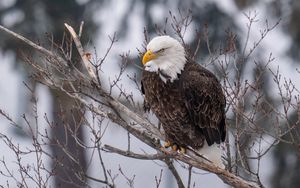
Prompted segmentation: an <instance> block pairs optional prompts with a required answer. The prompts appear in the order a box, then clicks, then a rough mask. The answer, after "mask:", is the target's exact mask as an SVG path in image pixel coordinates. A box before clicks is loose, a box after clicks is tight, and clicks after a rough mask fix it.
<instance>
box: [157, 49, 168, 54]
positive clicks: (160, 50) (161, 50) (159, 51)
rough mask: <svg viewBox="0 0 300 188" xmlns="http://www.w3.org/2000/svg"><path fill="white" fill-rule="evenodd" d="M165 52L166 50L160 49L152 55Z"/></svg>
mask: <svg viewBox="0 0 300 188" xmlns="http://www.w3.org/2000/svg"><path fill="white" fill-rule="evenodd" d="M165 50H166V48H162V49H159V50H157V51H155V52H154V53H156V54H157V53H163V52H164V51H165Z"/></svg>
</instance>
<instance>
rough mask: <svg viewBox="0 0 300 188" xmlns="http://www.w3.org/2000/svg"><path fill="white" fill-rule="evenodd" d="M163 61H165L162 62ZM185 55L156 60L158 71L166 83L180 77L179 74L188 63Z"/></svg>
mask: <svg viewBox="0 0 300 188" xmlns="http://www.w3.org/2000/svg"><path fill="white" fill-rule="evenodd" d="M162 61H163V62H162ZM186 62H187V61H186V58H185V56H173V57H171V58H170V57H169V58H168V59H167V58H164V59H161V60H160V61H159V62H155V63H156V65H157V70H156V72H157V73H158V74H159V77H160V79H161V80H162V81H163V82H164V83H166V82H167V81H170V82H171V83H172V82H173V81H174V80H177V79H178V78H179V75H180V74H181V72H182V71H183V69H184V67H185V65H186Z"/></svg>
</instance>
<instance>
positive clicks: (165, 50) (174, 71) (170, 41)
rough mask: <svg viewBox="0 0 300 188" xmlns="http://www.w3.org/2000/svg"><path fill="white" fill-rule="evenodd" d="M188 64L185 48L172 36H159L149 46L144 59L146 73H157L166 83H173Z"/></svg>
mask: <svg viewBox="0 0 300 188" xmlns="http://www.w3.org/2000/svg"><path fill="white" fill-rule="evenodd" d="M185 63H186V58H185V51H184V47H183V46H182V45H181V44H180V43H179V42H178V41H177V40H176V39H174V38H171V37H170V36H158V37H155V38H153V39H152V40H151V41H150V42H149V44H148V45H147V52H146V53H145V55H144V57H143V65H144V68H145V70H146V71H149V72H157V73H158V74H159V76H160V78H161V79H162V81H164V82H165V83H166V82H167V80H170V82H173V81H174V80H176V79H177V78H178V74H180V73H181V71H182V70H183V69H184V65H185Z"/></svg>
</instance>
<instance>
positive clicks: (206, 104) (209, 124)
mask: <svg viewBox="0 0 300 188" xmlns="http://www.w3.org/2000/svg"><path fill="white" fill-rule="evenodd" d="M142 63H143V65H144V68H143V73H142V81H141V82H142V92H143V94H144V98H145V99H144V108H145V110H146V111H149V110H150V109H151V110H152V111H153V112H154V114H155V115H156V116H157V118H158V119H159V121H160V122H161V123H162V126H163V129H164V130H165V135H166V141H167V142H166V144H165V146H166V147H169V146H172V148H173V150H177V149H180V150H182V151H185V148H187V147H191V148H193V149H194V150H196V151H199V153H200V154H201V155H203V156H205V157H206V158H208V160H210V161H212V162H214V163H215V164H216V165H218V166H222V162H221V154H222V151H221V149H220V148H219V144H220V143H222V142H224V140H225V136H226V125H225V110H224V108H225V96H224V94H223V91H222V87H221V85H220V83H219V81H218V80H217V78H216V77H215V75H214V74H213V73H211V72H210V71H209V70H207V69H205V68H204V67H202V66H201V65H199V64H197V63H195V62H194V61H193V60H191V59H190V58H189V57H188V56H187V54H186V53H185V49H184V47H183V46H182V45H181V44H180V42H179V41H177V40H176V39H174V38H171V37H169V36H158V37H155V38H153V39H152V40H151V41H150V42H149V44H148V45H147V52H146V53H145V54H144V56H143V59H142Z"/></svg>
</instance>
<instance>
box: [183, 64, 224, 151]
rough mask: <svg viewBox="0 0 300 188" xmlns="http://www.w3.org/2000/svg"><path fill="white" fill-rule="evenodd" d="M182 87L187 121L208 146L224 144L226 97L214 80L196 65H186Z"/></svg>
mask: <svg viewBox="0 0 300 188" xmlns="http://www.w3.org/2000/svg"><path fill="white" fill-rule="evenodd" d="M186 68H187V70H186V71H184V72H183V74H182V77H181V87H182V92H183V96H185V105H186V107H187V110H188V114H189V117H190V118H191V120H192V122H193V123H194V125H195V126H197V127H199V128H200V130H201V132H202V134H203V135H204V136H205V138H206V141H207V143H208V145H211V144H213V143H214V142H216V143H220V142H223V141H224V140H225V135H226V130H225V129H226V127H225V112H224V108H225V97H224V94H223V91H222V88H221V85H220V83H219V82H218V80H217V78H216V77H215V76H214V75H213V74H212V73H211V72H210V71H208V70H207V69H205V68H203V67H202V66H200V65H198V64H196V63H189V65H187V66H186Z"/></svg>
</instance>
